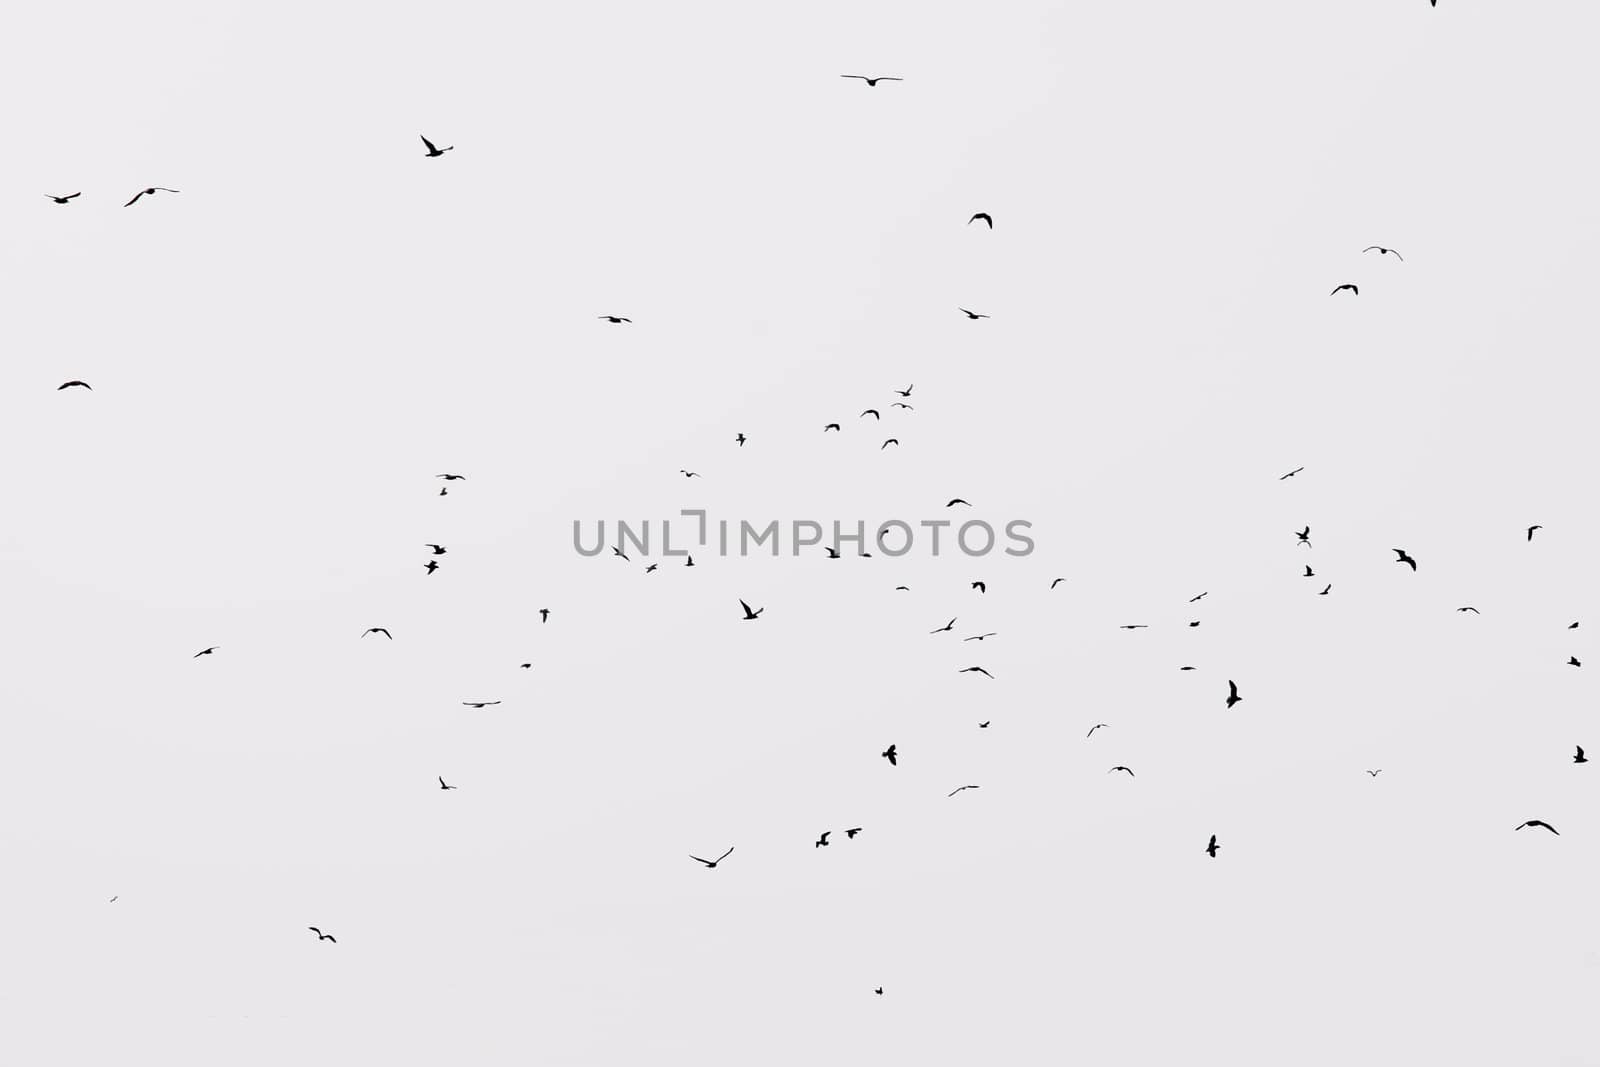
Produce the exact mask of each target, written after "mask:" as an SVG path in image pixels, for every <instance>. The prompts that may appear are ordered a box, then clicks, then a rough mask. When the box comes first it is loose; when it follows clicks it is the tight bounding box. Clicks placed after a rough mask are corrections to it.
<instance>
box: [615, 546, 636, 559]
mask: <svg viewBox="0 0 1600 1067" xmlns="http://www.w3.org/2000/svg"><path fill="white" fill-rule="evenodd" d="M611 554H612V555H613V556H616V557H618V558H619V559H621V560H622V561H623V562H624V563H632V562H633V560H631V559H629V558H628V554H627V553H626V552H624V551H622V546H621V545H616V546H613V547H612V549H611Z"/></svg>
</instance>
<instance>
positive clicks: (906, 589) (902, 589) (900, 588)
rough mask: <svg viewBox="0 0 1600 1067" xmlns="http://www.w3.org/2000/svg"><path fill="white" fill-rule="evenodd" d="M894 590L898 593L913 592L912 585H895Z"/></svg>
mask: <svg viewBox="0 0 1600 1067" xmlns="http://www.w3.org/2000/svg"><path fill="white" fill-rule="evenodd" d="M894 591H895V592H896V593H900V592H906V593H909V592H911V587H910V586H909V585H897V586H895V587H894Z"/></svg>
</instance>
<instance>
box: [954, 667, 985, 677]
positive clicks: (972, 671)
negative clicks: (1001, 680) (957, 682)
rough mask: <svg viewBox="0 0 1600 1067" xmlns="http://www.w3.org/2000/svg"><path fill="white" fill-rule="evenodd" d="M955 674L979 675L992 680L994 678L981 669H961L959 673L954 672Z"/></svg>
mask: <svg viewBox="0 0 1600 1067" xmlns="http://www.w3.org/2000/svg"><path fill="white" fill-rule="evenodd" d="M956 673H957V674H981V675H983V676H984V677H985V678H989V679H993V678H994V675H992V674H990V673H989V672H988V671H986V670H984V669H983V668H982V667H962V668H961V669H960V670H959V671H956Z"/></svg>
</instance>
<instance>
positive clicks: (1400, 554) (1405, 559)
mask: <svg viewBox="0 0 1600 1067" xmlns="http://www.w3.org/2000/svg"><path fill="white" fill-rule="evenodd" d="M1389 551H1390V552H1393V553H1394V554H1395V557H1396V558H1395V562H1396V563H1404V564H1406V565H1408V566H1409V567H1410V568H1411V569H1412V570H1413V571H1415V570H1416V569H1417V561H1416V560H1414V559H1412V558H1411V557H1410V556H1408V555H1406V550H1405V549H1403V548H1391V549H1390V550H1389Z"/></svg>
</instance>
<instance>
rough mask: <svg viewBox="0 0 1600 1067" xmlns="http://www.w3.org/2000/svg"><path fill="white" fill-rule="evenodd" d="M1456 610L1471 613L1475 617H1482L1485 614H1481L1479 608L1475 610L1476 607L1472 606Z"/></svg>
mask: <svg viewBox="0 0 1600 1067" xmlns="http://www.w3.org/2000/svg"><path fill="white" fill-rule="evenodd" d="M1456 610H1457V611H1470V612H1472V613H1473V614H1474V615H1482V614H1483V612H1481V611H1479V610H1478V609H1477V608H1474V607H1471V606H1468V607H1464V608H1457V609H1456Z"/></svg>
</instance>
